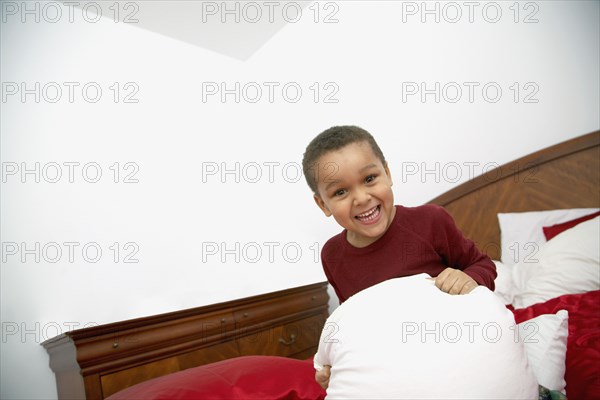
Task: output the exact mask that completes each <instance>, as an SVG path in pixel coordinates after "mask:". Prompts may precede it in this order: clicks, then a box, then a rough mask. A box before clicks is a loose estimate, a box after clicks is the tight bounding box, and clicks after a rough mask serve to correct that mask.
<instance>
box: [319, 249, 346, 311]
mask: <svg viewBox="0 0 600 400" xmlns="http://www.w3.org/2000/svg"><path fill="white" fill-rule="evenodd" d="M333 240H334V239H333ZM336 253H337V251H336V250H335V246H332V245H331V241H329V242H327V243H325V246H323V249H322V250H321V264H322V265H323V272H325V276H326V277H327V281H329V284H330V285H331V286H332V287H333V289H334V290H335V294H336V295H337V297H338V300H339V302H340V304H342V303H343V302H344V301H346V298H345V297H344V296H343V295H342V293H341V292H340V289H339V288H338V285H337V283H336V281H335V279H334V277H333V274H332V273H331V268H330V265H329V264H330V262H333V263H336V262H337V260H338V256H339V254H336Z"/></svg>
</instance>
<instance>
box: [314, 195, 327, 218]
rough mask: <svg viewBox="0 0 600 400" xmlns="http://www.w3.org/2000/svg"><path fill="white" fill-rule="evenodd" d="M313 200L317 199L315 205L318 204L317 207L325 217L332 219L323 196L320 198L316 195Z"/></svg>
mask: <svg viewBox="0 0 600 400" xmlns="http://www.w3.org/2000/svg"><path fill="white" fill-rule="evenodd" d="M313 199H315V203H317V205H318V206H319V208H320V209H321V211H323V213H324V214H325V216H326V217H331V211H329V208H327V206H326V205H325V202H324V201H323V199H322V198H321V196H319V195H318V194H315V195H313Z"/></svg>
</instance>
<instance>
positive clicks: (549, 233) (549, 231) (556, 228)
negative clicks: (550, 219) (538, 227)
mask: <svg viewBox="0 0 600 400" xmlns="http://www.w3.org/2000/svg"><path fill="white" fill-rule="evenodd" d="M598 215H600V211H598V212H595V213H593V214H590V215H585V216H583V217H579V218H576V219H572V220H571V221H567V222H562V223H560V224H556V225H552V226H545V227H543V228H542V229H543V230H544V236H546V240H550V239H552V238H553V237H554V236H556V235H558V234H559V233H561V232H564V231H566V230H567V229H570V228H572V227H574V226H575V225H579V224H580V223H582V222H585V221H587V220H590V219H592V218H596V217H597V216H598Z"/></svg>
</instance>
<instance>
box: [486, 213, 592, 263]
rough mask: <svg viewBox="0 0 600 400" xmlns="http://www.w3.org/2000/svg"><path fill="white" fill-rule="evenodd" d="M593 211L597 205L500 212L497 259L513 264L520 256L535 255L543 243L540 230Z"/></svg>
mask: <svg viewBox="0 0 600 400" xmlns="http://www.w3.org/2000/svg"><path fill="white" fill-rule="evenodd" d="M596 211H598V208H572V209H566V210H549V211H531V212H521V213H499V214H498V222H499V224H500V245H501V249H500V251H501V256H500V261H502V262H503V263H504V264H506V265H514V264H517V263H518V262H520V261H522V260H523V259H531V258H535V256H536V254H537V253H538V251H539V249H540V247H541V246H542V245H543V244H544V243H546V238H545V237H544V232H543V230H542V228H543V227H544V226H551V225H554V224H559V223H561V222H567V221H570V220H572V219H575V218H579V217H583V216H584V215H589V214H592V213H594V212H596Z"/></svg>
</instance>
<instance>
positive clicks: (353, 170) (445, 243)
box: [302, 126, 496, 388]
mask: <svg viewBox="0 0 600 400" xmlns="http://www.w3.org/2000/svg"><path fill="white" fill-rule="evenodd" d="M302 167H303V170H304V176H305V177H306V181H307V183H308V185H309V187H310V188H311V189H312V191H313V193H314V200H315V202H316V203H317V205H318V206H319V208H320V209H321V210H322V211H323V213H324V214H325V215H326V216H327V217H330V216H333V217H334V219H335V220H336V221H337V223H338V224H340V225H341V226H342V228H344V230H343V231H342V232H341V233H340V234H338V235H336V236H334V237H332V238H331V239H329V240H328V241H327V243H326V244H325V246H323V250H322V251H321V261H322V264H323V269H324V271H325V275H326V276H327V280H328V281H329V283H331V285H332V286H333V288H334V289H335V292H336V294H337V296H338V298H339V301H340V303H343V302H344V301H345V300H346V299H348V298H349V297H350V296H352V295H354V294H355V293H358V292H359V291H361V290H363V289H366V288H368V287H371V286H373V285H375V284H377V283H380V282H383V281H385V280H388V279H392V278H397V277H402V276H408V275H415V274H419V273H423V272H425V273H428V274H429V275H430V276H432V277H434V278H432V279H433V280H434V281H435V285H436V286H437V287H438V288H439V289H440V290H442V291H444V292H446V293H450V294H467V293H469V292H470V291H472V290H473V289H474V288H476V287H477V286H478V285H485V286H487V287H488V288H489V289H490V290H492V291H493V290H494V279H495V278H496V268H495V266H494V264H493V262H492V261H491V260H490V258H489V257H488V256H486V255H485V254H483V253H481V252H480V251H479V250H478V249H477V248H476V247H475V244H474V243H473V242H472V241H471V240H468V239H466V238H465V237H464V236H463V235H462V233H461V232H460V231H459V230H458V228H457V227H456V225H455V223H454V221H453V219H452V217H451V216H450V215H449V214H448V213H447V212H446V211H445V210H444V209H443V208H442V207H439V206H436V205H424V206H420V207H413V208H408V207H403V206H395V205H394V195H393V192H392V179H391V174H390V170H389V168H388V165H387V162H386V160H385V157H384V156H383V153H382V151H381V149H380V148H379V146H378V145H377V143H376V142H375V139H374V138H373V136H371V134H369V133H368V132H367V131H365V130H364V129H361V128H359V127H356V126H335V127H332V128H330V129H327V130H326V131H324V132H322V133H321V134H319V135H318V136H317V137H315V138H314V139H313V140H312V141H311V142H310V144H309V145H308V146H307V148H306V151H305V153H304V158H303V161H302ZM329 373H330V366H325V368H323V369H322V370H320V371H317V374H316V379H317V381H318V382H319V384H321V386H323V388H327V385H328V382H329Z"/></svg>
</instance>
